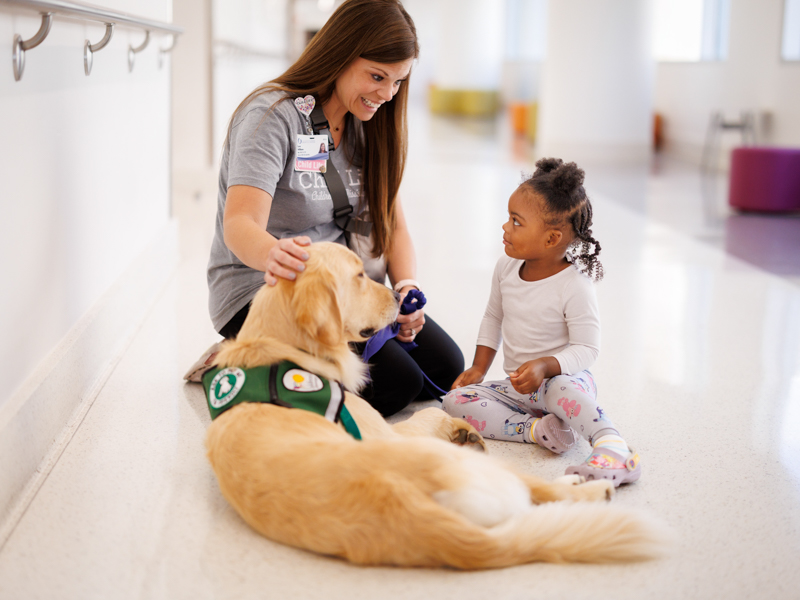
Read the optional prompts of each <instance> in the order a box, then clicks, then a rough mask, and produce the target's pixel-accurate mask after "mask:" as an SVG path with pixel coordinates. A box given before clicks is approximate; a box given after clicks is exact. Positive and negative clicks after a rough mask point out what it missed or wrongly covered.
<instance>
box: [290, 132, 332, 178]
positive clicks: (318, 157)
mask: <svg viewBox="0 0 800 600" xmlns="http://www.w3.org/2000/svg"><path fill="white" fill-rule="evenodd" d="M327 161H328V136H327V135H298V136H297V158H296V159H295V161H294V170H295V171H314V172H315V173H324V172H325V166H326V164H327Z"/></svg>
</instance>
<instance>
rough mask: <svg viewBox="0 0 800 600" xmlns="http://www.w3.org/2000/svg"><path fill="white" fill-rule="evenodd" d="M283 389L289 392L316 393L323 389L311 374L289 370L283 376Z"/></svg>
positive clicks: (319, 381) (320, 383)
mask: <svg viewBox="0 0 800 600" xmlns="http://www.w3.org/2000/svg"><path fill="white" fill-rule="evenodd" d="M283 387H285V388H286V389H287V390H289V391H291V392H318V391H320V390H321V389H322V388H323V383H322V380H321V379H320V378H319V377H317V376H316V375H314V374H313V373H309V372H308V371H301V370H300V369H289V370H288V371H286V373H284V374H283Z"/></svg>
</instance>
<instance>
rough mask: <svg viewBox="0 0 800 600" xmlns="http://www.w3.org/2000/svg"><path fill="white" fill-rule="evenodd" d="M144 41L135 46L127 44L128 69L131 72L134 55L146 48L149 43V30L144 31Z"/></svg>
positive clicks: (134, 59)
mask: <svg viewBox="0 0 800 600" xmlns="http://www.w3.org/2000/svg"><path fill="white" fill-rule="evenodd" d="M145 34H146V35H145V36H144V41H143V42H142V43H141V44H140V45H139V46H138V47H137V48H134V47H133V46H130V45H129V46H128V71H129V72H131V73H132V72H133V64H134V62H135V61H136V55H137V54H138V53H139V52H141V51H142V50H144V49H145V48H147V44H149V43H150V32H149V31H145Z"/></svg>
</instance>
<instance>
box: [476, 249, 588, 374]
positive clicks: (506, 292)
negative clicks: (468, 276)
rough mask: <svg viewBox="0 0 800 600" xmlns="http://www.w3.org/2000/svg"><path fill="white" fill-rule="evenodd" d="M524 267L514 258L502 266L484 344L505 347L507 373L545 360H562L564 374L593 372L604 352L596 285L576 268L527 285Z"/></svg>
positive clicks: (494, 279) (484, 328)
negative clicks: (537, 359)
mask: <svg viewBox="0 0 800 600" xmlns="http://www.w3.org/2000/svg"><path fill="white" fill-rule="evenodd" d="M523 263H524V261H522V260H517V259H514V258H509V257H508V256H503V257H501V258H500V260H498V261H497V266H496V267H495V269H494V275H493V276H492V293H491V295H490V296H489V303H488V304H487V306H486V312H485V313H484V315H483V321H482V322H481V327H480V330H479V332H478V345H480V346H488V347H489V348H492V349H494V350H498V349H499V348H500V344H501V343H502V344H503V354H504V357H505V360H504V362H503V369H504V370H505V371H506V373H511V372H512V371H514V370H516V369H517V368H519V366H520V365H522V364H523V363H525V362H528V361H529V360H534V359H536V358H542V357H544V356H554V357H555V358H556V360H558V364H559V365H561V374H562V375H572V374H574V373H579V372H580V371H583V370H584V369H588V368H589V367H591V366H592V364H594V361H595V360H596V359H597V355H598V354H599V353H600V316H599V311H598V309H597V296H596V295H595V291H594V284H593V283H592V281H591V280H590V279H589V278H588V277H586V276H585V275H582V274H581V273H580V272H579V271H578V270H577V269H576V268H575V267H573V266H571V265H570V266H569V267H567V268H566V269H564V270H563V271H561V272H559V273H556V274H555V275H552V276H551V277H547V278H546V279H542V280H540V281H525V280H523V279H522V278H521V277H520V275H519V273H520V268H521V267H522V265H523Z"/></svg>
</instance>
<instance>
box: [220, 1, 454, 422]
mask: <svg viewBox="0 0 800 600" xmlns="http://www.w3.org/2000/svg"><path fill="white" fill-rule="evenodd" d="M418 52H419V46H418V43H417V37H416V30H415V28H414V23H413V21H412V20H411V17H410V16H409V15H408V13H406V11H405V10H404V9H403V7H402V5H401V4H400V2H399V1H397V0H347V1H346V2H344V3H343V4H342V5H341V6H340V7H339V8H338V9H337V10H336V11H335V12H334V14H333V15H332V16H331V18H330V19H329V20H328V22H327V23H326V24H325V26H324V27H323V28H322V29H321V30H320V31H319V32H318V33H317V34H316V35H315V36H314V38H313V39H312V40H311V42H310V43H309V45H308V47H307V48H306V50H305V51H304V52H303V54H302V56H301V57H300V58H299V59H298V60H297V62H296V63H295V64H294V65H292V66H291V67H290V68H289V69H288V70H287V71H286V72H285V73H284V74H283V75H281V76H280V77H278V78H276V79H274V80H273V81H271V82H268V83H266V84H265V85H263V86H261V87H259V88H258V89H256V90H255V91H254V92H252V93H251V94H250V95H249V96H248V97H247V98H245V100H244V101H243V102H242V103H241V104H240V105H239V107H238V108H237V110H236V112H235V113H234V116H233V118H232V120H231V124H230V126H229V130H228V138H227V141H226V144H225V149H224V152H223V156H222V163H221V167H220V178H219V200H218V212H217V222H216V233H215V237H214V242H213V245H212V249H211V258H210V260H209V265H208V284H209V305H210V311H211V318H212V321H213V323H214V327H215V328H216V329H217V331H219V332H220V333H221V334H222V335H223V336H224V337H226V338H233V337H235V336H236V334H237V332H238V331H239V329H240V327H241V325H242V323H243V322H244V319H245V316H246V315H247V311H248V308H249V303H250V301H251V300H252V298H253V296H254V295H255V293H256V291H257V290H258V288H259V287H260V286H261V285H263V284H264V282H266V283H267V284H268V285H275V284H276V283H277V278H278V277H282V278H286V279H294V278H295V277H296V276H297V273H298V272H301V271H302V270H303V268H304V267H303V261H304V260H305V258H307V255H306V252H305V249H304V246H307V245H308V244H310V243H311V242H318V241H332V242H339V243H346V241H347V240H348V239H349V234H348V235H346V234H345V232H344V231H343V230H342V229H341V228H340V226H339V225H338V224H337V223H336V221H335V220H334V216H333V204H332V200H331V195H330V193H329V190H328V187H327V185H326V182H325V179H324V177H323V175H322V174H320V173H319V172H312V171H310V170H299V171H298V170H296V169H297V168H298V164H299V163H296V160H297V157H298V153H297V145H298V144H299V143H300V142H301V141H302V139H308V138H303V137H298V136H307V135H309V134H311V133H312V130H311V122H310V118H309V112H310V110H311V105H312V104H313V105H314V106H316V105H317V104H319V106H321V107H322V111H323V113H324V117H325V119H326V120H327V122H328V123H329V125H330V133H331V136H332V138H333V144H334V148H335V150H333V151H331V152H330V155H329V159H328V160H329V161H330V162H329V163H328V164H331V166H332V167H334V168H335V169H336V171H338V173H339V174H340V176H341V179H342V182H343V184H344V186H345V191H346V193H347V199H348V200H349V202H350V204H351V205H352V206H353V207H354V211H355V214H357V215H361V216H362V218H363V217H365V216H366V215H367V214H368V215H369V217H370V219H371V221H372V238H371V239H372V247H371V254H372V256H374V257H379V258H382V259H384V261H385V265H386V268H387V271H388V273H387V274H388V276H389V279H390V281H391V284H392V286H393V287H394V288H395V290H396V291H397V292H399V293H400V295H401V297H405V295H406V294H407V293H408V292H409V290H411V289H414V288H417V287H418V284H417V283H416V281H414V277H415V274H416V273H415V272H416V258H415V255H414V248H413V245H412V242H411V236H410V234H409V232H408V228H407V226H406V221H405V216H404V215H403V209H402V206H401V204H400V199H399V197H398V195H397V193H398V189H399V187H400V182H401V180H402V177H403V170H404V167H405V159H406V152H407V128H406V105H407V99H408V91H407V88H408V79H409V75H410V71H411V65H412V63H413V61H414V59H415V58H416V57H417V55H418ZM309 96H310V97H313V103H312V102H311V99H310V98H309ZM298 99H299V100H298ZM295 100H297V102H295ZM315 143H319V141H318V140H315ZM372 262H374V261H372ZM376 278H377V279H379V280H381V281H382V282H383V281H384V280H385V278H384V274H383V272H381V273H379V274H378V275H377V276H376ZM397 320H398V323H399V324H400V329H399V333H398V335H397V338H396V340H390V341H389V342H387V343H386V344H385V345H384V346H383V347H382V348H381V349H380V350H379V351H378V352H377V353H376V354H375V355H374V356H372V357H371V358H370V359H369V363H370V376H371V378H372V383H371V384H370V385H369V386H368V387H367V388H366V389H365V390H362V391H361V394H362V396H364V398H366V399H367V400H368V401H369V402H370V403H371V404H372V405H373V406H374V407H375V408H376V409H378V410H379V411H380V412H381V413H382V414H384V415H385V416H388V415H391V414H393V413H395V412H397V411H399V410H401V409H402V408H404V407H405V406H406V405H408V403H409V402H411V401H413V400H422V399H429V398H432V397H434V396H433V395H432V394H431V393H429V392H427V391H426V390H425V388H424V385H423V384H424V376H423V373H424V374H425V375H427V376H428V377H429V378H430V379H431V380H432V381H433V382H434V383H435V384H436V385H438V386H439V387H441V388H443V389H445V390H446V389H449V388H450V386H451V384H452V383H453V381H454V380H455V378H456V377H457V376H458V374H459V373H461V372H462V371H463V364H464V358H463V355H462V354H461V351H460V350H459V349H458V346H457V345H456V344H455V343H454V342H453V340H452V339H451V338H450V337H449V336H448V335H447V334H446V333H445V332H444V331H443V330H442V329H441V328H440V327H439V326H438V325H437V324H436V323H435V322H434V321H433V320H432V319H430V318H429V317H426V316H425V314H424V311H423V310H418V311H416V312H414V313H412V314H410V315H400V316H398V319H397ZM398 341H399V342H415V343H416V344H417V347H416V348H414V349H413V350H410V351H408V352H407V351H405V350H403V349H402V347H401V346H400V345H399V344H398ZM358 350H363V347H359V348H358Z"/></svg>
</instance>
